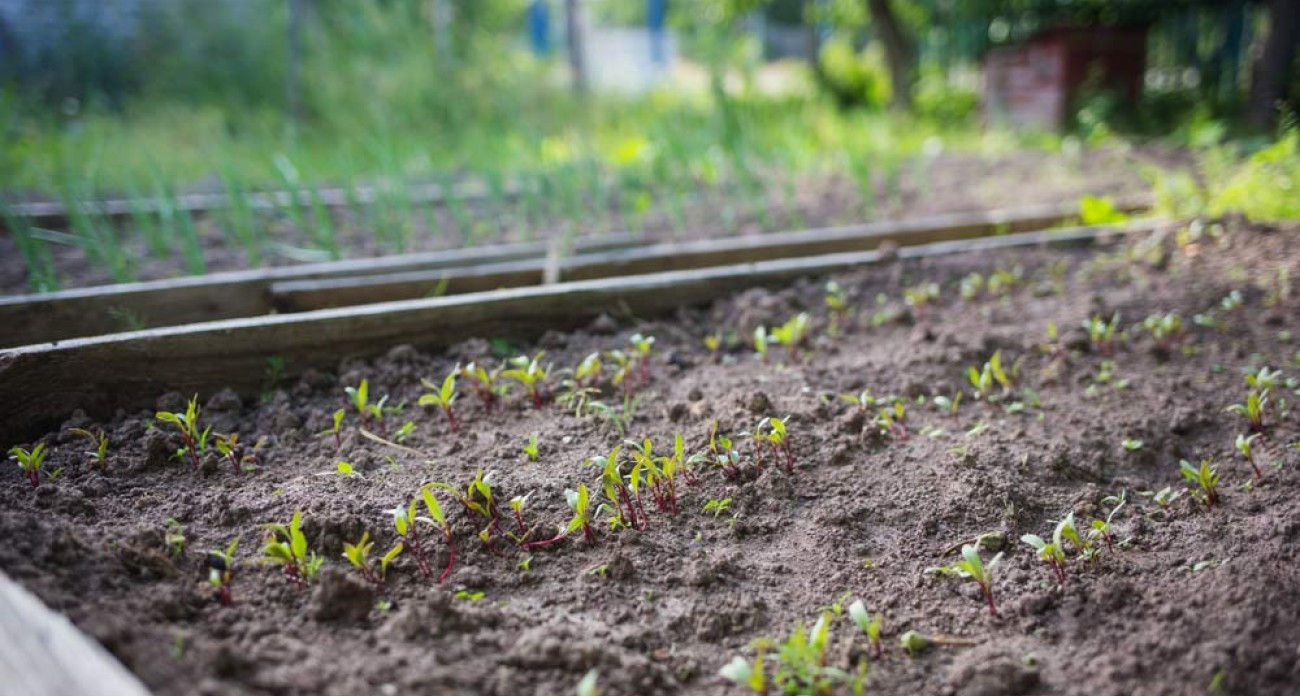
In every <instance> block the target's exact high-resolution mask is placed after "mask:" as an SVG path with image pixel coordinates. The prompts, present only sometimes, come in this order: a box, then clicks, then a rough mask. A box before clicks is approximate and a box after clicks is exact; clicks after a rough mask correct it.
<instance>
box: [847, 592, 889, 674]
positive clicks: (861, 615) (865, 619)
mask: <svg viewBox="0 0 1300 696" xmlns="http://www.w3.org/2000/svg"><path fill="white" fill-rule="evenodd" d="M849 618H851V619H853V623H855V624H857V625H858V628H860V629H862V632H863V633H866V634H867V640H869V641H871V654H872V656H873V657H875V658H876V659H877V660H879V659H880V656H881V655H882V654H884V647H883V646H882V645H881V643H880V628H881V622H882V620H883V619H884V615H883V614H881V613H880V612H876V615H875V616H872V615H871V614H870V613H868V612H867V606H866V605H865V604H863V603H862V600H860V599H859V600H856V601H854V602H853V603H852V604H850V605H849Z"/></svg>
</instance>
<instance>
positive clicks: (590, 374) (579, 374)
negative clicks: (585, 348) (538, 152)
mask: <svg viewBox="0 0 1300 696" xmlns="http://www.w3.org/2000/svg"><path fill="white" fill-rule="evenodd" d="M601 367H602V363H601V362H600V353H591V354H589V355H588V356H587V357H585V358H583V359H582V362H580V363H578V367H577V368H576V369H574V371H573V380H574V382H576V383H577V385H578V386H579V387H595V386H597V385H599V384H600V371H601Z"/></svg>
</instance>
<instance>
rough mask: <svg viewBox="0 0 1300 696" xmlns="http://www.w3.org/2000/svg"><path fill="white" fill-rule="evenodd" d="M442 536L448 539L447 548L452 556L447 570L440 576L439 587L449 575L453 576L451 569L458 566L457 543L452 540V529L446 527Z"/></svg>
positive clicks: (448, 560) (448, 561)
mask: <svg viewBox="0 0 1300 696" xmlns="http://www.w3.org/2000/svg"><path fill="white" fill-rule="evenodd" d="M442 536H443V537H445V538H446V539H447V548H448V550H450V551H451V556H450V557H449V558H448V559H447V567H446V569H444V570H443V571H442V575H439V576H438V584H439V585H441V584H442V582H443V581H444V580H446V579H447V576H448V575H451V569H452V567H453V566H455V565H456V541H455V539H453V538H452V535H451V529H449V528H447V527H444V528H443V530H442Z"/></svg>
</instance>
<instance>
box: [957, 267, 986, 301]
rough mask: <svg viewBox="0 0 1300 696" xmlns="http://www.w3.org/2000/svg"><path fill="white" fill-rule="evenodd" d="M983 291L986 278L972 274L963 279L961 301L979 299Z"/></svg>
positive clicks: (960, 289) (960, 287) (960, 288)
mask: <svg viewBox="0 0 1300 696" xmlns="http://www.w3.org/2000/svg"><path fill="white" fill-rule="evenodd" d="M983 290H984V276H982V275H980V274H978V273H971V274H968V275H966V276H964V277H962V279H961V284H960V286H959V289H958V292H960V293H961V299H963V300H967V301H970V300H973V299H975V298H977V297H979V294H980V292H981V291H983Z"/></svg>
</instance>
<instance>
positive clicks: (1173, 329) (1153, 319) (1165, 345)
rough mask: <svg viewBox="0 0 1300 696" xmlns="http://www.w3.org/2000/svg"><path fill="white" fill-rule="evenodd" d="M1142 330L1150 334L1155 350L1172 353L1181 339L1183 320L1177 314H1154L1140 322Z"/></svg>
mask: <svg viewBox="0 0 1300 696" xmlns="http://www.w3.org/2000/svg"><path fill="white" fill-rule="evenodd" d="M1141 326H1142V330H1143V331H1146V332H1147V333H1149V334H1151V340H1152V341H1154V342H1155V347H1156V350H1158V351H1160V352H1162V353H1168V352H1170V351H1172V350H1173V349H1174V348H1175V347H1176V346H1177V344H1178V342H1179V341H1181V340H1182V338H1183V319H1182V317H1180V316H1178V313H1177V312H1166V313H1164V314H1160V313H1156V314H1152V315H1151V316H1148V317H1147V318H1146V319H1143V320H1142V325H1141Z"/></svg>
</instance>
